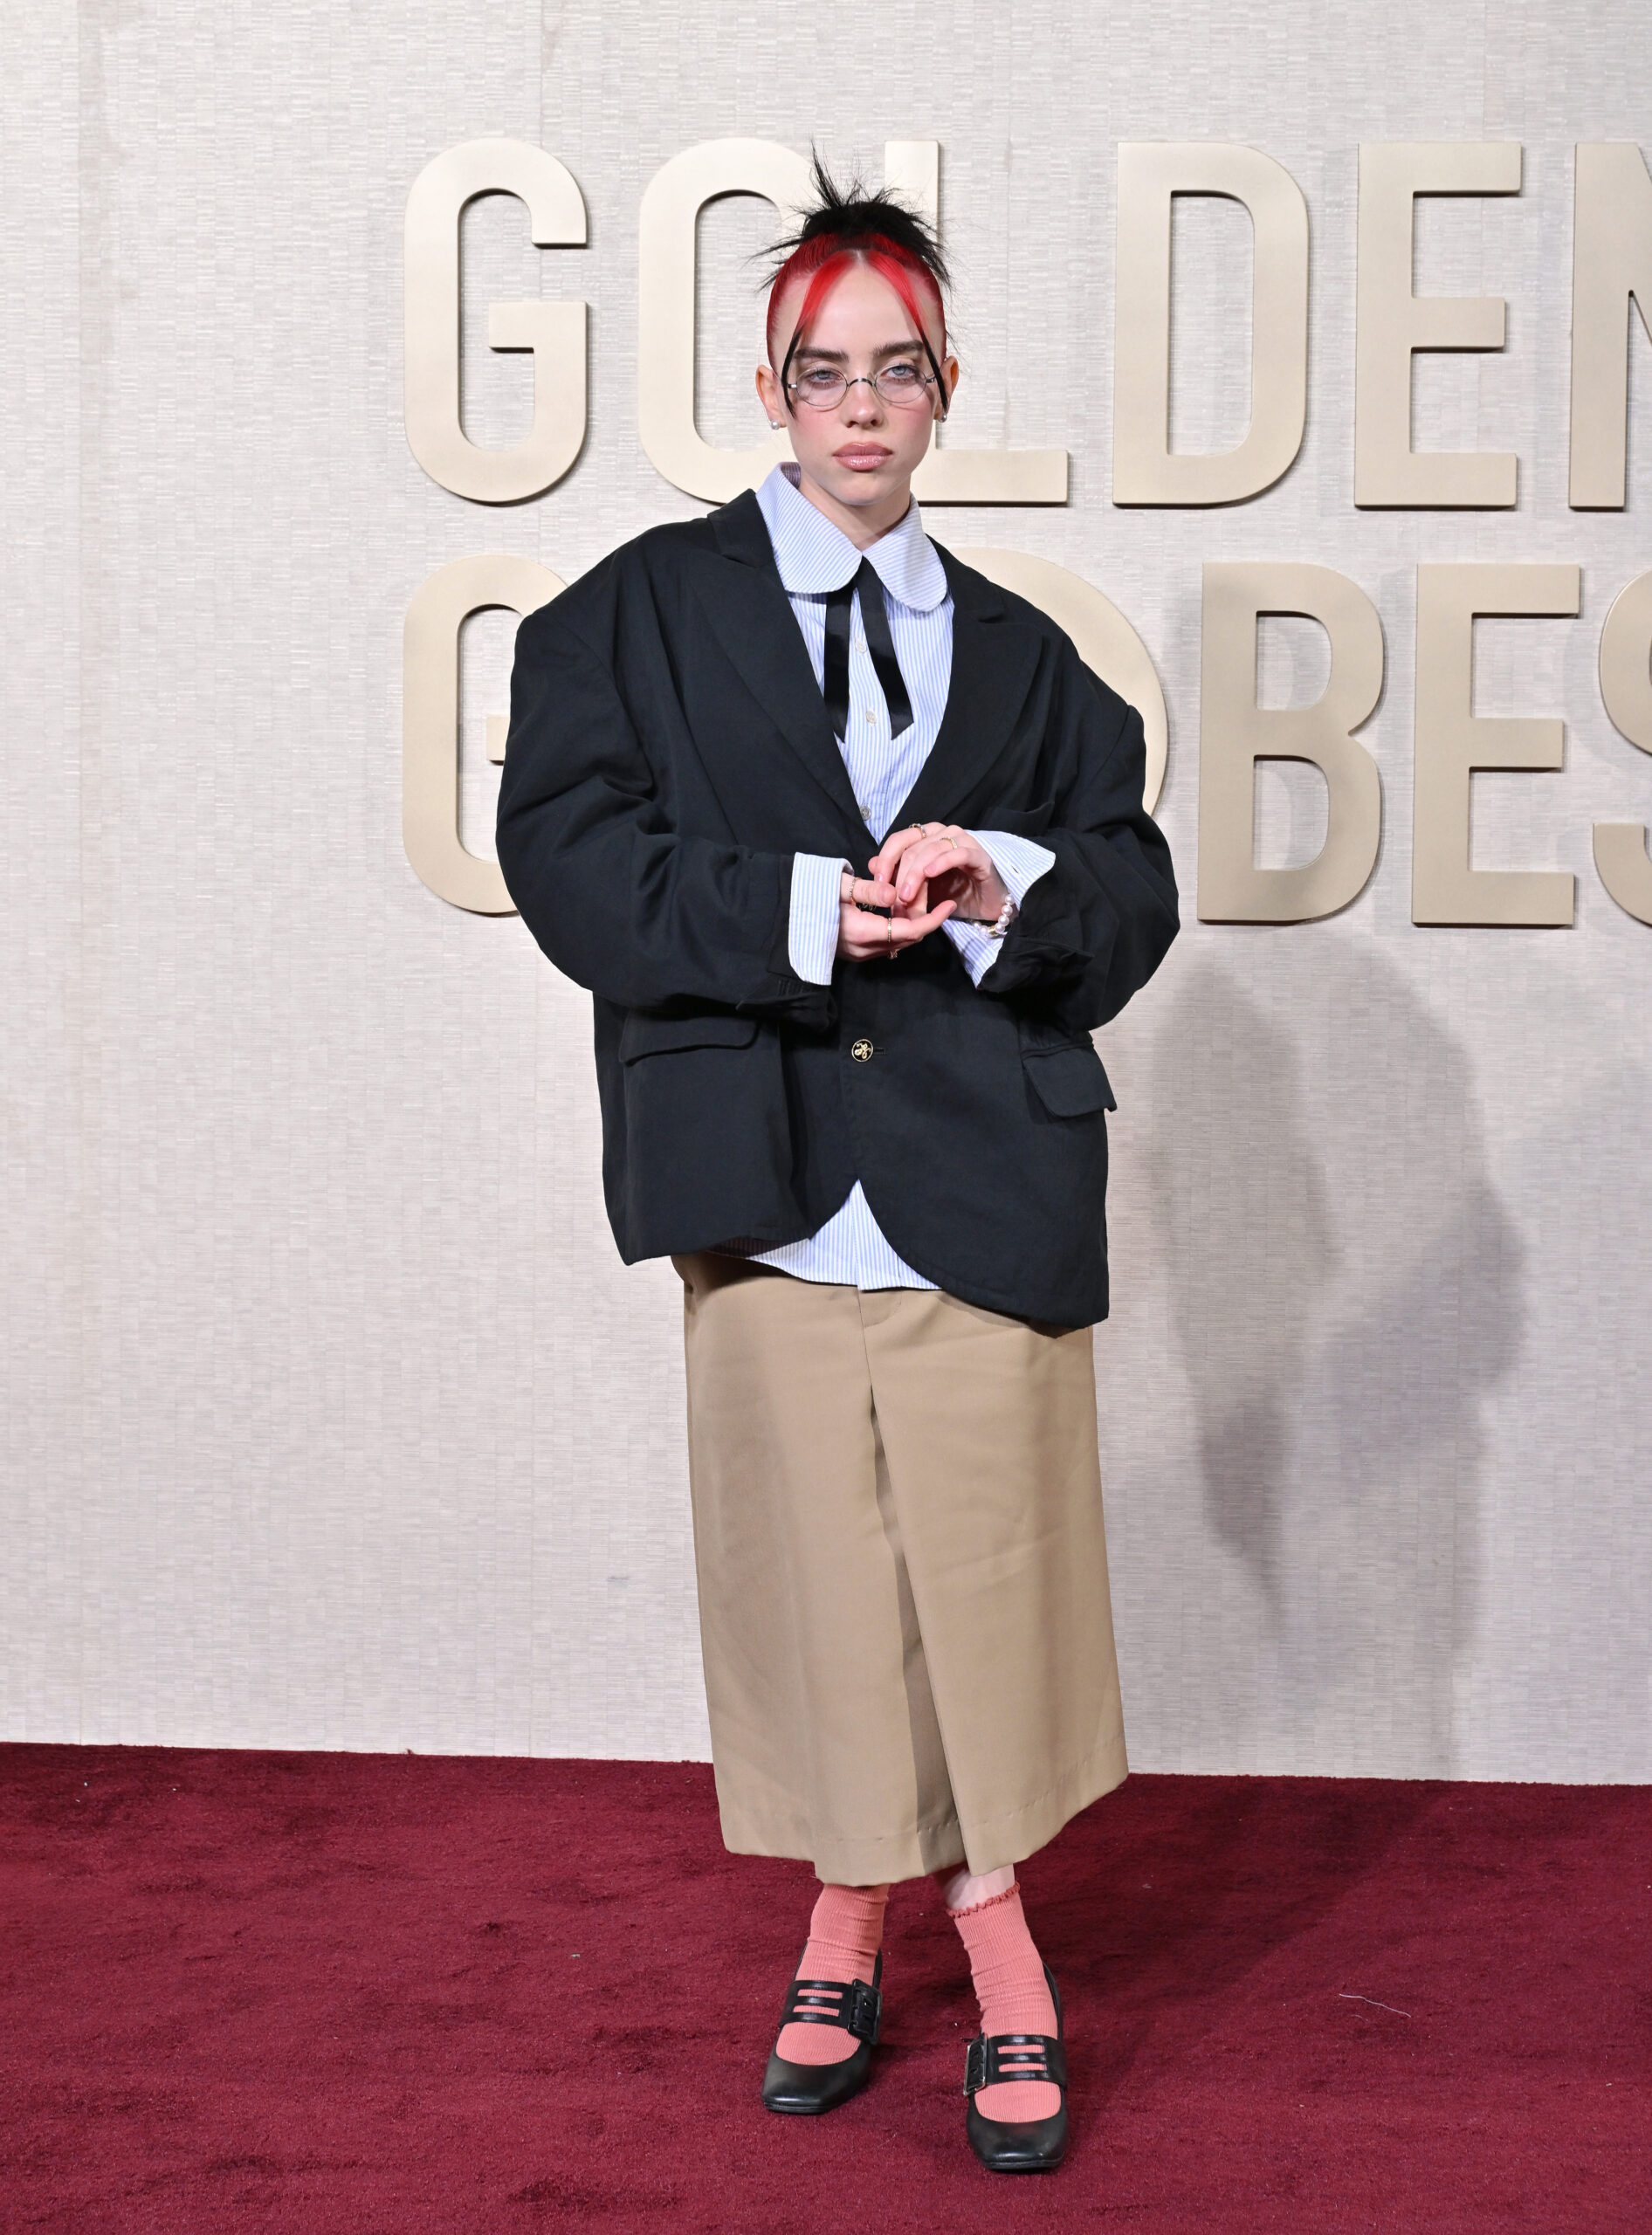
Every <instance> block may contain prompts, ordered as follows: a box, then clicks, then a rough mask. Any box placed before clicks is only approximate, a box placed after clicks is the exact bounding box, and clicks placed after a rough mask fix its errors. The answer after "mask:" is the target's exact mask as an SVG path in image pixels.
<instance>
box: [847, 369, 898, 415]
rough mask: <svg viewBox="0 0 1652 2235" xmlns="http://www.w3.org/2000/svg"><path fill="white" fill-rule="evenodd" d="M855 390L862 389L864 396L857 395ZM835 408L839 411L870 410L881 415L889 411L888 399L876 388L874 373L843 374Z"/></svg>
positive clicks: (876, 377)
mask: <svg viewBox="0 0 1652 2235" xmlns="http://www.w3.org/2000/svg"><path fill="white" fill-rule="evenodd" d="M857 388H864V389H865V390H866V394H865V395H864V396H858V395H856V393H855V390H856V389H857ZM837 408H838V409H839V410H840V411H850V412H854V411H857V410H858V411H862V412H864V411H868V410H871V411H872V412H875V413H879V414H881V413H883V412H885V411H886V410H887V409H889V399H888V398H887V397H886V396H885V394H884V392H883V390H882V389H880V388H879V387H878V375H877V374H876V373H850V374H845V375H843V395H841V396H840V397H839V398H838V402H837Z"/></svg>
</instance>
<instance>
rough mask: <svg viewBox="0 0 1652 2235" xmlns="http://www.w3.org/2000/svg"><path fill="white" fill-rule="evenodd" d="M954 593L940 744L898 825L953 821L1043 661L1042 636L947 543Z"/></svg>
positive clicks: (945, 560) (945, 561) (943, 553)
mask: <svg viewBox="0 0 1652 2235" xmlns="http://www.w3.org/2000/svg"><path fill="white" fill-rule="evenodd" d="M936 549H937V550H938V551H940V558H941V564H942V565H943V566H944V567H946V581H947V584H948V586H949V588H951V590H952V594H953V671H952V681H951V683H950V684H949V686H948V688H947V692H946V713H945V714H944V715H943V716H942V717H941V724H940V734H939V735H938V736H937V738H936V739H935V744H934V749H933V752H932V753H930V756H929V758H928V760H926V761H925V763H924V765H923V767H921V768H920V769H919V772H918V781H916V783H914V784H913V786H912V790H911V791H910V792H909V793H908V794H906V797H905V800H904V801H902V802H901V806H900V810H899V812H898V815H896V816H895V819H894V823H893V825H892V826H891V827H892V828H894V829H899V828H900V827H901V826H902V825H903V824H905V823H908V822H951V821H952V820H953V808H958V807H961V806H962V805H963V803H964V802H965V801H967V799H968V797H969V794H970V793H971V792H972V791H973V790H974V787H975V786H976V784H977V783H978V782H979V781H981V777H982V775H984V774H985V773H986V771H987V770H988V768H990V767H991V766H992V764H993V762H994V761H995V760H996V759H997V758H998V755H999V754H1000V753H1002V750H1003V748H1004V746H1005V744H1006V742H1007V741H1008V737H1009V734H1010V732H1011V731H1012V730H1013V728H1014V727H1015V717H1016V715H1017V714H1019V713H1020V712H1021V710H1022V705H1023V704H1024V703H1025V701H1026V697H1027V691H1028V688H1029V685H1030V684H1031V682H1032V679H1033V675H1034V672H1035V670H1036V667H1037V665H1038V648H1039V637H1038V635H1037V632H1036V630H1035V629H1029V628H1026V627H1024V626H1022V624H1021V623H1020V622H1016V621H1015V620H1013V619H1012V618H1011V617H1010V614H1009V609H1008V607H1007V606H1006V605H1005V603H1004V601H1003V599H1002V596H1001V595H999V593H998V591H997V590H996V589H995V588H994V587H993V585H992V584H991V583H990V582H988V581H987V579H986V578H985V576H984V575H981V574H976V573H975V572H974V568H973V567H964V566H960V563H959V561H958V560H956V559H954V558H953V555H952V554H951V552H950V551H947V550H945V549H944V548H942V547H941V546H940V544H937V545H936Z"/></svg>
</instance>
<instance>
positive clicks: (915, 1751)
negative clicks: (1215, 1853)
mask: <svg viewBox="0 0 1652 2235" xmlns="http://www.w3.org/2000/svg"><path fill="white" fill-rule="evenodd" d="M673 1262H675V1264H676V1266H677V1269H678V1272H679V1273H680V1274H681V1276H682V1278H683V1284H684V1298H683V1304H684V1334H685V1352H686V1359H687V1369H688V1448H689V1472H690V1482H691V1486H692V1498H693V1509H694V1551H695V1565H696V1569H697V1572H698V1577H699V1614H700V1639H701V1644H702V1647H703V1651H704V1656H705V1664H706V1698H707V1703H708V1706H709V1709H710V1714H711V1729H712V1757H713V1761H714V1763H715V1767H716V1774H717V1796H718V1804H719V1810H720V1812H721V1817H722V1828H723V1837H724V1840H725V1841H726V1844H727V1846H729V1848H730V1849H731V1850H732V1851H733V1853H738V1854H771V1855H793V1856H797V1857H801V1858H803V1859H806V1860H809V1861H811V1862H812V1863H813V1864H814V1866H815V1869H816V1873H817V1874H818V1875H819V1876H820V1877H821V1878H823V1879H824V1880H827V1881H830V1882H834V1883H836V1884H841V1885H863V1886H864V1885H874V1884H880V1883H882V1882H883V1881H885V1880H894V1879H901V1878H912V1877H916V1876H918V1875H919V1874H921V1873H923V1872H926V1871H931V1870H940V1869H944V1868H947V1867H951V1866H953V1865H954V1864H960V1863H966V1862H967V1865H968V1867H969V1868H970V1869H971V1870H973V1871H976V1872H985V1871H989V1870H996V1869H998V1868H1000V1867H1002V1866H1003V1865H1005V1864H1007V1863H1014V1862H1019V1861H1020V1860H1022V1858H1023V1857H1024V1856H1026V1855H1029V1854H1031V1853H1035V1852H1036V1849H1038V1848H1039V1847H1041V1846H1043V1845H1044V1844H1045V1842H1046V1841H1047V1840H1050V1839H1051V1838H1053V1837H1054V1835H1055V1834H1056V1833H1057V1832H1058V1831H1059V1830H1060V1829H1061V1826H1063V1824H1064V1823H1065V1822H1066V1821H1067V1820H1068V1819H1069V1818H1070V1817H1071V1816H1073V1815H1075V1814H1077V1812H1078V1810H1080V1809H1081V1808H1084V1807H1086V1806H1087V1805H1089V1803H1090V1802H1091V1801H1092V1800H1094V1799H1096V1798H1098V1796H1099V1795H1100V1794H1102V1793H1104V1792H1106V1791H1110V1790H1111V1789H1112V1787H1113V1786H1114V1785H1118V1784H1119V1782H1120V1781H1121V1779H1122V1778H1124V1775H1125V1735H1124V1719H1123V1713H1122V1709H1121V1705H1120V1701H1119V1669H1118V1663H1117V1660H1116V1658H1115V1655H1114V1650H1113V1635H1112V1610H1111V1606H1110V1602H1109V1598H1108V1590H1107V1550H1106V1541H1105V1534H1104V1531H1103V1525H1102V1509H1101V1474H1100V1467H1099V1463H1098V1456H1097V1449H1096V1390H1095V1364H1094V1354H1093V1351H1092V1348H1091V1331H1090V1330H1089V1329H1088V1328H1087V1327H1081V1328H1070V1329H1064V1330H1063V1329H1055V1328H1041V1327H1036V1326H1033V1325H1031V1324H1029V1323H1027V1322H1026V1321H1024V1320H1019V1319H1011V1318H1007V1317H1003V1316H1002V1314H1000V1313H997V1312H993V1311H986V1310H980V1309H979V1308H977V1307H976V1306H975V1305H973V1304H967V1303H959V1302H958V1300H957V1299H956V1298H955V1297H953V1296H945V1295H941V1294H938V1293H935V1292H933V1291H930V1290H926V1289H871V1290H866V1291H862V1290H860V1289H853V1288H847V1287H838V1286H835V1285H828V1284H826V1283H819V1282H812V1281H802V1280H796V1279H794V1278H792V1277H791V1276H788V1275H787V1274H784V1273H781V1272H778V1271H776V1270H774V1269H773V1268H772V1267H769V1266H763V1265H754V1264H751V1263H748V1262H745V1261H744V1260H742V1259H740V1258H737V1257H729V1256H722V1255H713V1254H711V1253H701V1254H700V1255H695V1256H692V1257H679V1258H677V1259H675V1260H674V1261H673Z"/></svg>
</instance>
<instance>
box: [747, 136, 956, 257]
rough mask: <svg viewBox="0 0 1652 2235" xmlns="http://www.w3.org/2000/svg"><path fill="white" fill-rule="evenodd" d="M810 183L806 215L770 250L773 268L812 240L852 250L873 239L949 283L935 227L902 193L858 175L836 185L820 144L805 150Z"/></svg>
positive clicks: (805, 246)
mask: <svg viewBox="0 0 1652 2235" xmlns="http://www.w3.org/2000/svg"><path fill="white" fill-rule="evenodd" d="M809 183H810V185H811V186H812V187H813V188H814V190H815V205H814V207H813V208H812V209H811V210H808V211H807V212H806V213H805V214H804V217H803V220H802V224H800V225H799V226H798V228H797V230H796V231H795V232H794V233H788V234H787V235H786V237H785V238H784V239H782V240H777V241H775V242H774V243H773V244H772V245H771V247H770V249H769V251H768V253H769V255H770V257H771V258H773V260H774V268H775V270H776V271H777V272H778V271H779V270H780V269H781V266H783V265H785V264H786V263H787V262H788V260H789V259H790V258H792V257H794V256H795V254H796V253H797V251H798V250H799V249H800V248H807V247H808V246H809V244H811V243H812V242H815V241H820V240H830V241H834V242H837V243H840V244H842V245H843V247H844V248H853V247H854V245H855V244H856V242H857V241H861V240H866V239H869V238H877V239H879V240H883V241H886V242H888V243H889V244H890V245H891V247H893V248H896V249H898V250H902V251H905V254H906V255H907V256H909V257H911V258H912V260H913V262H914V263H917V264H921V265H923V266H924V268H925V270H926V272H928V273H929V275H930V277H931V278H932V279H933V280H934V282H935V285H936V286H937V287H938V288H945V287H946V286H948V285H950V278H949V274H948V272H947V270H946V256H945V254H944V253H943V251H942V249H941V245H940V241H939V240H938V239H937V238H936V237H935V229H934V227H933V225H932V224H930V223H929V221H928V219H927V218H926V217H920V216H919V213H918V211H917V210H914V209H913V208H912V204H911V203H909V202H908V201H906V199H905V196H901V195H898V194H890V193H887V192H885V193H882V194H874V193H872V192H871V189H869V188H868V187H867V185H866V183H865V182H864V180H863V179H860V178H851V179H850V182H849V183H848V184H847V185H846V186H839V185H838V183H837V182H836V179H835V178H834V177H833V176H832V175H831V173H830V172H829V170H828V169H827V168H826V166H825V164H824V163H823V162H822V160H821V156H820V151H819V149H818V148H811V149H810V151H809Z"/></svg>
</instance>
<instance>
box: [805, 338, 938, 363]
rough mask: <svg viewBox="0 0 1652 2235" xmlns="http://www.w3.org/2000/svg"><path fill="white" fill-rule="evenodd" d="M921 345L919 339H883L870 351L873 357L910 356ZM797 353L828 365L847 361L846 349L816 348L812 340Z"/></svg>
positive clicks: (916, 351) (847, 353) (919, 348)
mask: <svg viewBox="0 0 1652 2235" xmlns="http://www.w3.org/2000/svg"><path fill="white" fill-rule="evenodd" d="M923 346H924V345H923V343H922V342H921V341H885V343H884V345H883V347H881V348H878V349H874V350H873V351H872V355H873V356H874V357H910V356H912V355H913V354H915V353H918V352H921V350H922V348H923ZM797 354H798V355H799V357H818V358H820V359H821V361H823V363H825V364H829V365H846V364H847V363H848V362H849V352H848V350H847V349H816V347H815V346H814V345H813V343H812V342H808V341H806V342H804V343H803V345H802V347H801V348H800V349H799V350H798V352H797Z"/></svg>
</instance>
